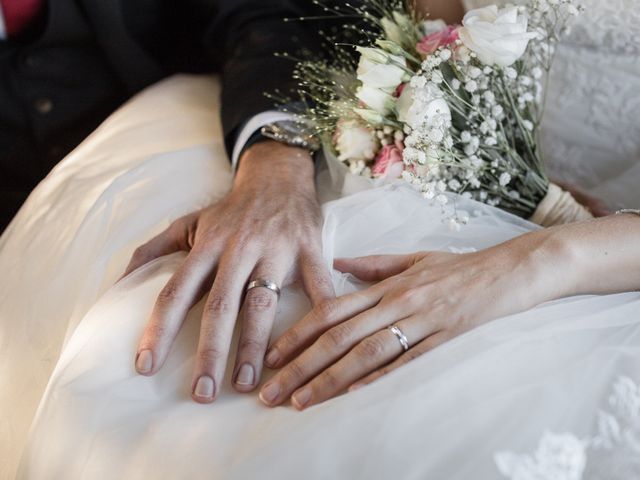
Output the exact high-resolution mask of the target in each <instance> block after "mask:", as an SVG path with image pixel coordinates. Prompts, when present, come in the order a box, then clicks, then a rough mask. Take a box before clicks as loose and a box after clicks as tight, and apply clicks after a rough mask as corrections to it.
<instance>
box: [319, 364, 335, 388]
mask: <svg viewBox="0 0 640 480" xmlns="http://www.w3.org/2000/svg"><path fill="white" fill-rule="evenodd" d="M319 380H320V382H321V384H322V385H323V386H325V387H327V388H328V389H329V390H336V389H338V388H340V379H339V378H338V376H337V375H336V373H335V372H334V371H333V370H331V369H329V370H325V371H324V372H322V373H321V374H320V378H319Z"/></svg>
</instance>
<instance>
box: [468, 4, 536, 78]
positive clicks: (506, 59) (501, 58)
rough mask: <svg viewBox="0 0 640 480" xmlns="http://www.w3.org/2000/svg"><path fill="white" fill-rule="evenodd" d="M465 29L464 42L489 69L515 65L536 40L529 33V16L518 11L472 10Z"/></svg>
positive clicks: (511, 9) (514, 8)
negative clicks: (531, 41) (491, 66)
mask: <svg viewBox="0 0 640 480" xmlns="http://www.w3.org/2000/svg"><path fill="white" fill-rule="evenodd" d="M462 25H463V26H462V27H460V29H459V31H458V33H459V35H460V39H461V40H462V42H463V43H464V45H465V46H466V47H467V48H469V49H470V50H471V51H473V52H475V53H476V55H478V58H479V59H480V61H481V62H482V63H484V64H486V65H499V66H501V67H507V66H509V65H512V64H513V63H515V62H516V61H517V60H518V59H519V58H520V57H522V55H524V52H525V51H526V49H527V45H528V44H529V40H531V39H533V38H535V37H536V34H535V33H534V32H529V31H528V30H527V28H528V20H527V16H526V15H523V14H521V13H520V12H519V10H518V7H507V8H502V9H498V7H497V6H495V5H491V6H489V7H485V8H478V9H476V10H471V11H470V12H468V13H467V14H466V15H465V16H464V19H463V20H462Z"/></svg>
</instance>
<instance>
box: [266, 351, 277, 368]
mask: <svg viewBox="0 0 640 480" xmlns="http://www.w3.org/2000/svg"><path fill="white" fill-rule="evenodd" d="M264 361H265V362H266V363H267V365H269V366H272V365H277V363H278V362H279V361H280V353H279V352H278V349H277V348H272V349H271V350H269V351H268V352H267V356H266V357H265V359H264Z"/></svg>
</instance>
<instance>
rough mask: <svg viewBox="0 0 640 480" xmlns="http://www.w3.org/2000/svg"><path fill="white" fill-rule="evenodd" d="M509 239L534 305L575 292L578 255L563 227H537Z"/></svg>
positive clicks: (576, 291)
mask: <svg viewBox="0 0 640 480" xmlns="http://www.w3.org/2000/svg"><path fill="white" fill-rule="evenodd" d="M513 241H514V243H515V244H516V245H517V250H518V252H519V255H520V256H521V258H523V263H524V265H525V271H526V272H529V274H528V275H527V276H528V278H527V280H526V282H527V283H526V285H527V290H528V291H530V292H531V295H532V296H534V297H535V301H534V302H533V303H534V304H539V303H544V302H547V301H551V300H556V299H559V298H564V297H569V296H572V295H576V294H578V293H579V288H580V287H579V279H580V272H579V267H580V265H581V262H580V261H579V256H580V254H579V252H578V251H577V249H576V246H575V243H573V242H570V241H569V239H568V238H567V236H566V235H564V231H563V229H561V228H560V229H556V228H548V229H545V230H538V231H536V232H531V233H528V234H525V235H522V236H521V237H518V238H516V239H515V240H513Z"/></svg>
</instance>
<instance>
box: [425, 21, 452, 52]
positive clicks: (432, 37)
mask: <svg viewBox="0 0 640 480" xmlns="http://www.w3.org/2000/svg"><path fill="white" fill-rule="evenodd" d="M456 40H458V26H457V25H447V27H446V28H445V29H444V30H440V31H439V32H434V33H431V34H429V35H427V36H425V37H424V38H423V39H422V40H420V41H419V42H418V45H416V48H417V50H418V52H420V53H421V54H423V55H425V56H427V55H431V54H432V53H433V52H435V51H436V50H437V49H438V48H440V47H446V46H448V45H451V44H452V43H454V42H455V41H456Z"/></svg>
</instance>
